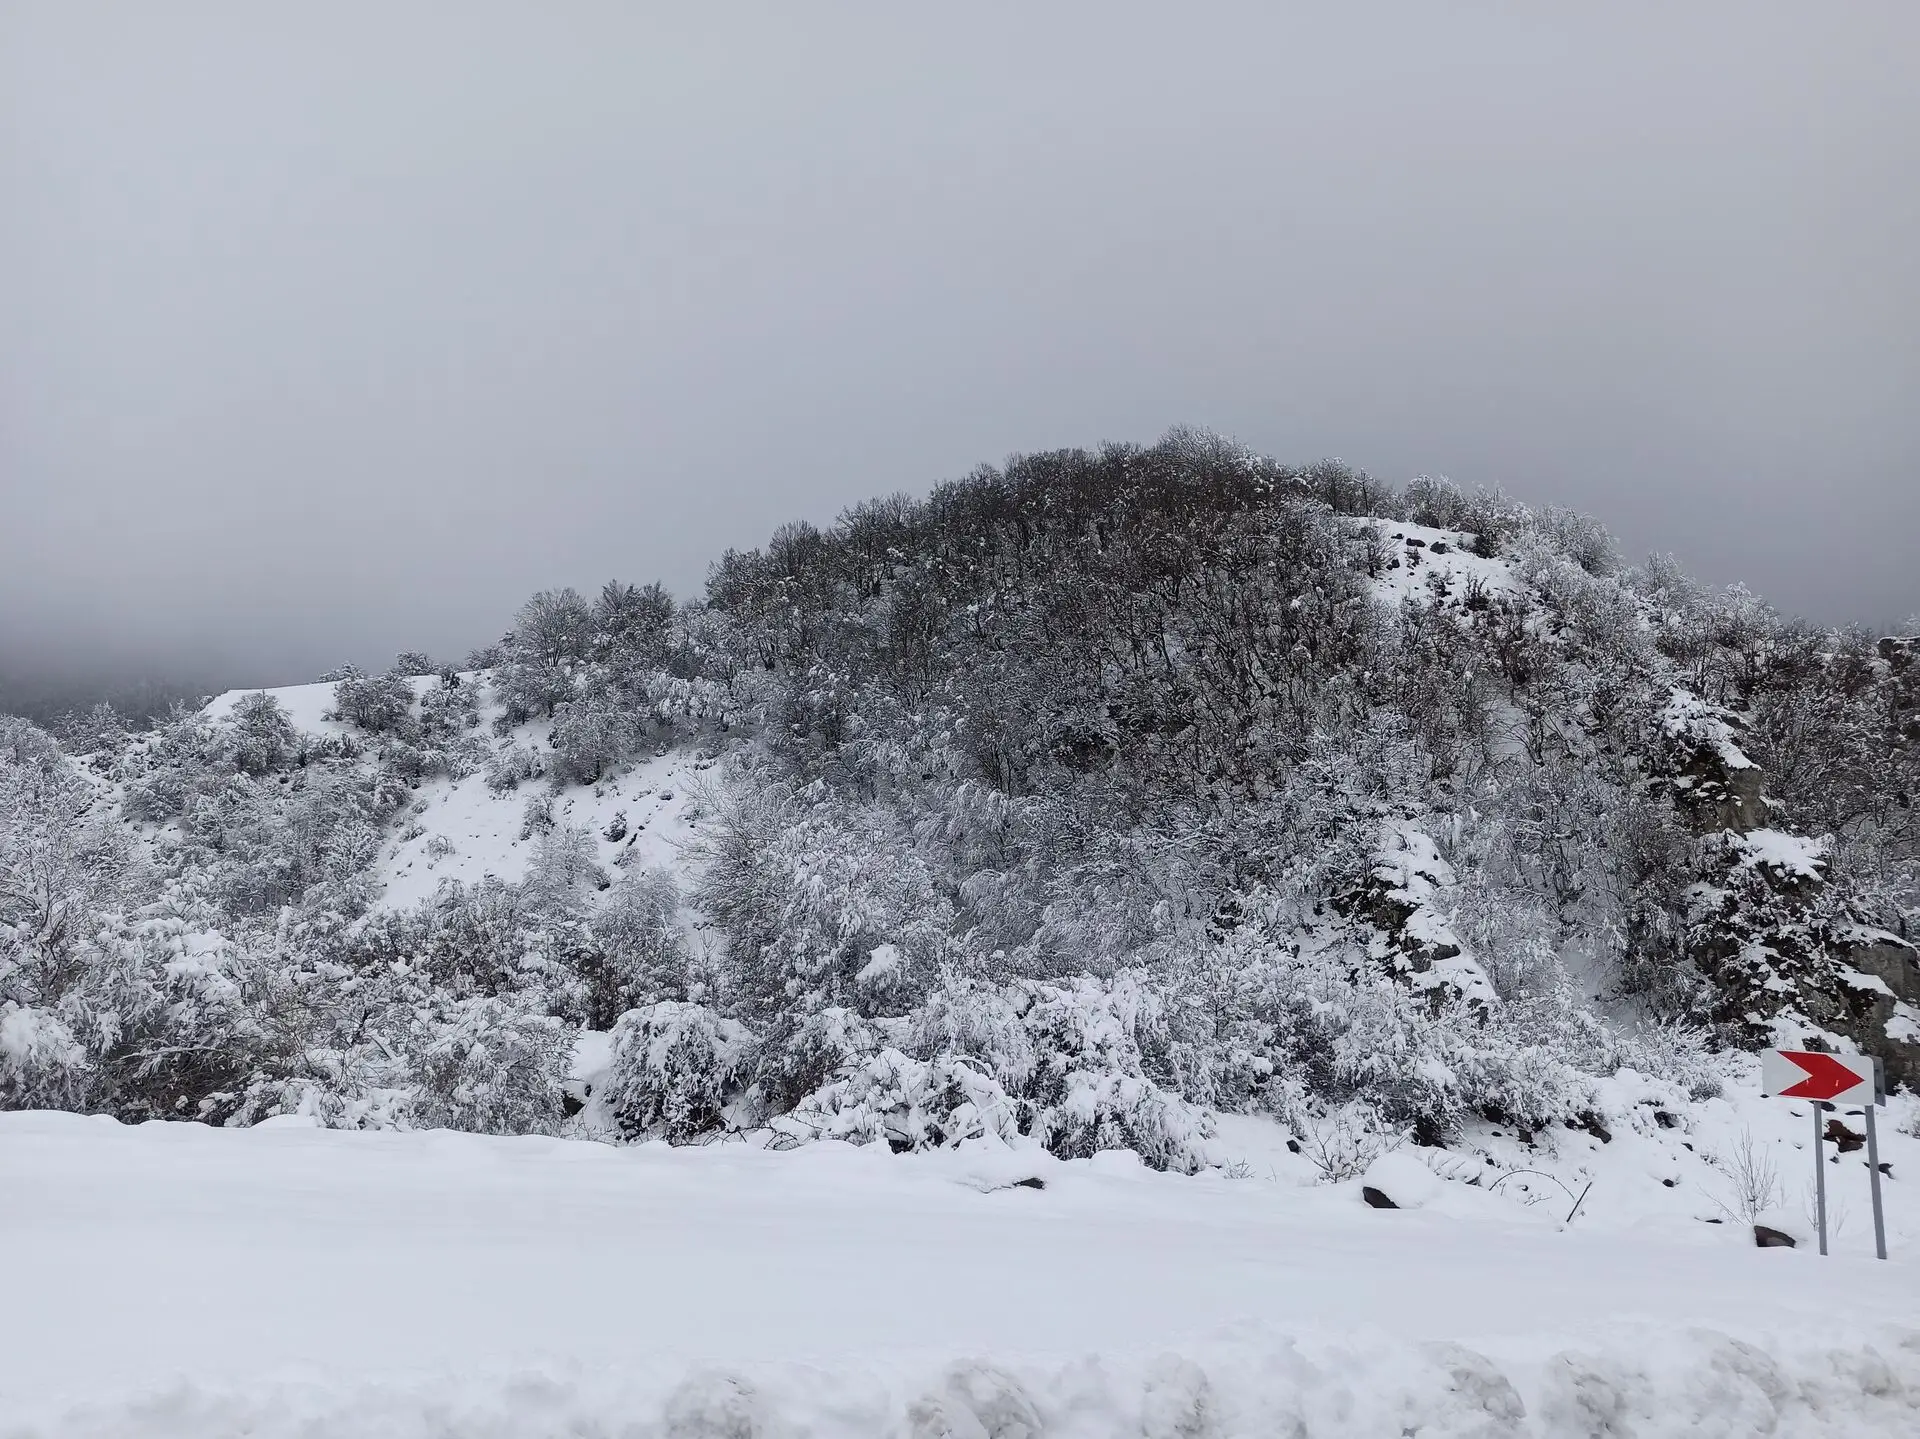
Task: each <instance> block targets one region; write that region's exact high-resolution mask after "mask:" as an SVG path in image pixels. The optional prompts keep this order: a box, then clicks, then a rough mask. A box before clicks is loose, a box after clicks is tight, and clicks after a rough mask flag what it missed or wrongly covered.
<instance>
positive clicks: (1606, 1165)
mask: <svg viewBox="0 0 1920 1439" xmlns="http://www.w3.org/2000/svg"><path fill="white" fill-rule="evenodd" d="M1754 1103H1755V1104H1757V1103H1759V1101H1754ZM1779 1107H1780V1109H1781V1110H1782V1111H1785V1110H1787V1109H1790V1108H1792V1106H1788V1105H1781V1106H1779ZM1722 1108H1725V1109H1726V1110H1727V1116H1726V1117H1727V1119H1728V1121H1729V1122H1731V1121H1732V1119H1734V1118H1736V1117H1738V1112H1737V1111H1736V1109H1735V1107H1734V1106H1731V1105H1724V1104H1723V1105H1722ZM1802 1116H1803V1118H1804V1110H1803V1111H1802ZM1790 1118H1791V1116H1789V1115H1786V1114H1784V1113H1783V1114H1782V1115H1781V1116H1780V1120H1781V1124H1780V1128H1781V1137H1779V1138H1776V1137H1775V1136H1774V1135H1773V1134H1772V1133H1770V1132H1765V1133H1762V1134H1760V1135H1759V1136H1758V1142H1759V1143H1761V1144H1763V1145H1764V1146H1767V1147H1769V1148H1772V1147H1774V1146H1776V1145H1777V1146H1780V1154H1779V1157H1780V1158H1781V1159H1782V1161H1784V1160H1785V1159H1786V1158H1788V1157H1790V1156H1791V1155H1792V1153H1793V1151H1792V1149H1791V1142H1790V1140H1787V1139H1786V1138H1785V1137H1784V1135H1785V1133H1786V1132H1787V1126H1788V1124H1789V1121H1790ZM1661 1132H1662V1133H1672V1134H1674V1135H1675V1138H1674V1142H1673V1144H1672V1145H1671V1146H1670V1147H1671V1148H1672V1149H1673V1150H1674V1152H1675V1153H1676V1154H1679V1155H1682V1156H1684V1155H1686V1154H1688V1153H1690V1152H1693V1151H1689V1150H1687V1149H1685V1148H1684V1147H1683V1146H1684V1145H1685V1144H1688V1143H1692V1144H1693V1145H1694V1147H1695V1151H1697V1150H1698V1149H1700V1148H1702V1147H1704V1146H1705V1145H1707V1144H1708V1143H1709V1142H1718V1141H1720V1140H1722V1139H1723V1138H1724V1136H1721V1135H1718V1134H1708V1133H1705V1132H1701V1131H1696V1132H1695V1133H1693V1134H1692V1135H1689V1136H1682V1135H1679V1133H1678V1131H1661ZM1276 1138H1277V1136H1276V1135H1275V1133H1274V1131H1272V1130H1271V1129H1270V1128H1268V1127H1266V1126H1264V1125H1263V1124H1261V1123H1260V1122H1258V1121H1253V1120H1241V1121H1237V1122H1234V1123H1230V1124H1229V1125H1228V1126H1227V1128H1226V1132H1225V1134H1224V1135H1223V1140H1222V1142H1223V1144H1224V1145H1226V1146H1227V1147H1228V1148H1229V1149H1232V1148H1235V1147H1238V1148H1239V1150H1240V1151H1241V1152H1242V1153H1243V1154H1244V1155H1245V1156H1246V1158H1247V1163H1246V1164H1245V1165H1244V1166H1243V1167H1242V1168H1241V1169H1240V1170H1238V1171H1237V1177H1236V1175H1235V1174H1230V1173H1227V1172H1221V1171H1216V1172H1213V1173H1210V1174H1208V1175H1205V1176H1203V1177H1200V1178H1197V1179H1188V1178H1180V1177H1175V1176H1170V1175H1162V1174H1155V1173H1152V1172H1149V1171H1146V1170H1143V1169H1142V1168H1141V1167H1140V1166H1139V1164H1138V1162H1137V1161H1135V1160H1133V1159H1132V1157H1131V1156H1129V1155H1124V1154H1113V1155H1103V1156H1099V1157H1097V1158H1096V1159H1093V1160H1090V1161H1077V1162H1071V1163H1063V1162H1060V1161H1057V1160H1054V1159H1051V1158H1049V1157H1048V1156H1046V1155H1045V1154H1043V1153H1039V1152H1023V1151H1009V1150H995V1151H981V1152H977V1153H964V1152H963V1153H952V1154H932V1155H922V1156H911V1157H895V1156H891V1155H887V1154H884V1153H879V1152H874V1151H872V1150H861V1149H854V1148H851V1147H848V1146H845V1145H840V1144H819V1145H812V1146H807V1147H804V1148H801V1149H797V1150H791V1151H788V1152H784V1153H779V1152H770V1151H767V1150H761V1149H754V1148H751V1147H748V1146H746V1145H740V1144H723V1145H715V1146H709V1147H706V1148H693V1149H670V1148H668V1147H666V1146H665V1145H660V1144H651V1145H643V1146H638V1147H631V1148H620V1147H614V1146H609V1145H600V1144H593V1143H587V1142H581V1141H565V1140H550V1139H493V1138H485V1137H479V1136H473V1135H459V1134H449V1133H384V1134H380V1133H371V1134H369V1133H343V1132H336V1131H325V1130H319V1129H314V1128H309V1127H305V1126H304V1125H303V1124H302V1123H300V1122H297V1121H274V1122H270V1123H268V1124H267V1125H264V1126H262V1127H260V1128H257V1129H253V1130H239V1131H231V1130H217V1129H208V1128H204V1127H201V1126H198V1125H192V1124H150V1125H144V1126H139V1127H125V1126H121V1125H119V1124H116V1123H115V1122H113V1121H111V1120H108V1119H101V1118H83V1117H78V1116H73V1115H65V1114H12V1115H5V1116H0V1227H3V1229H4V1233H5V1235H6V1237H7V1255H8V1262H7V1268H6V1304H5V1306H4V1310H3V1311H0V1313H3V1314H4V1317H3V1318H0V1435H9V1436H23V1435H44V1436H53V1435H90V1436H108V1435H113V1436H127V1439H147V1437H148V1436H159V1435H165V1436H179V1439H185V1436H194V1439H214V1436H224V1435H236V1436H237V1435H242V1434H246V1435H255V1436H268V1435H300V1436H303V1439H324V1436H334V1435H342V1436H344V1435H353V1436H369V1435H382V1436H387V1435H393V1436H398V1435H423V1436H424V1435H436V1436H451V1435H461V1436H466V1435H474V1436H480V1435H485V1436H507V1435H514V1436H534V1435H539V1436H546V1435H556V1436H557V1435H563V1434H565V1435H616V1434H618V1435H653V1434H661V1435H666V1434H679V1435H703V1436H720V1435H743V1436H744V1435H762V1434H764V1435H796V1436H797V1435H817V1436H822V1439H825V1436H840V1435H847V1436H852V1435H876V1436H878V1435H892V1434H913V1435H921V1436H932V1435H938V1434H946V1435H953V1436H973V1435H981V1434H990V1435H1006V1436H1012V1435H1020V1434H1033V1435H1038V1434H1048V1435H1062V1436H1083V1435H1084V1436H1096V1435H1121V1434H1146V1435H1167V1436H1171V1435H1204V1434H1218V1435H1248V1436H1253V1435H1276V1434H1277V1435H1285V1434H1311V1435H1315V1436H1319V1435H1349V1434H1350V1435H1401V1434H1411V1433H1417V1434H1420V1435H1423V1436H1424V1435H1442V1434H1462V1435H1464V1434H1486V1435H1493V1434H1582V1435H1600V1434H1634V1435H1667V1434H1673V1435H1679V1434H1721V1435H1729V1436H1731V1435H1746V1434H1762V1433H1774V1432H1779V1433H1784V1434H1835V1435H1839V1434H1846V1435H1911V1434H1914V1433H1920V1263H1916V1262H1915V1260H1914V1257H1913V1249H1914V1239H1915V1238H1920V1233H1917V1231H1920V1223H1917V1222H1916V1221H1920V1213H1917V1212H1916V1207H1915V1206H1914V1205H1912V1204H1910V1203H1908V1202H1907V1199H1906V1193H1905V1191H1906V1188H1907V1185H1906V1183H1905V1182H1904V1180H1896V1181H1895V1182H1893V1183H1892V1184H1890V1185H1889V1186H1888V1187H1889V1191H1890V1197H1891V1199H1892V1201H1893V1203H1894V1205H1895V1218H1896V1225H1895V1246H1896V1248H1895V1254H1896V1257H1895V1259H1894V1260H1893V1261H1891V1262H1888V1263H1884V1264H1883V1263H1878V1262H1876V1261H1875V1260H1874V1259H1872V1258H1871V1253H1870V1249H1869V1248H1868V1245H1869V1244H1870V1240H1869V1239H1868V1238H1867V1237H1866V1236H1867V1232H1868V1231H1867V1226H1866V1223H1865V1202H1864V1201H1865V1193H1864V1190H1865V1184H1864V1174H1860V1173H1855V1172H1854V1171H1855V1169H1856V1166H1857V1157H1856V1156H1849V1157H1848V1158H1849V1161H1850V1162H1847V1163H1844V1164H1842V1165H1836V1166H1835V1167H1834V1176H1835V1180H1834V1182H1835V1187H1836V1189H1837V1190H1840V1189H1847V1188H1849V1187H1854V1188H1859V1189H1860V1190H1861V1191H1862V1192H1861V1193H1860V1194H1859V1195H1858V1196H1851V1197H1852V1198H1853V1200H1854V1205H1853V1209H1852V1211H1851V1218H1850V1221H1849V1223H1848V1225H1847V1226H1846V1227H1845V1229H1844V1230H1843V1233H1842V1235H1841V1242H1840V1244H1839V1245H1838V1251H1839V1252H1837V1253H1836V1254H1835V1256H1834V1257H1831V1258H1827V1259H1821V1258H1819V1257H1818V1256H1816V1255H1814V1254H1812V1253H1811V1252H1809V1251H1808V1250H1806V1249H1804V1248H1802V1249H1797V1250H1786V1249H1768V1250H1761V1249H1756V1248H1754V1247H1753V1246H1752V1242H1751V1239H1750V1238H1747V1237H1746V1236H1745V1235H1744V1234H1742V1233H1741V1232H1739V1231H1738V1229H1736V1228H1735V1227H1733V1226H1729V1225H1719V1226H1714V1225H1708V1224H1704V1223H1701V1222H1699V1220H1698V1219H1693V1218H1689V1214H1688V1211H1689V1207H1690V1206H1691V1207H1694V1208H1702V1207H1706V1196H1704V1195H1703V1194H1701V1193H1699V1192H1698V1188H1699V1186H1698V1185H1697V1184H1695V1183H1693V1182H1692V1177H1691V1176H1689V1178H1688V1180H1687V1181H1686V1182H1685V1183H1683V1184H1681V1185H1676V1186H1675V1188H1673V1189H1668V1188H1667V1187H1666V1186H1664V1185H1662V1184H1659V1183H1658V1178H1670V1177H1673V1175H1672V1174H1671V1173H1669V1174H1665V1175H1661V1176H1658V1177H1656V1178H1655V1179H1654V1180H1653V1181H1652V1183H1651V1190H1652V1192H1656V1193H1661V1194H1677V1193H1684V1195H1685V1197H1684V1198H1683V1199H1676V1200H1675V1201H1674V1203H1673V1204H1671V1205H1670V1206H1669V1210H1670V1212H1669V1213H1668V1214H1667V1215H1666V1216H1665V1218H1666V1220H1667V1222H1654V1221H1655V1220H1656V1219H1657V1218H1659V1216H1657V1215H1655V1214H1654V1213H1653V1212H1652V1209H1651V1201H1645V1195H1644V1192H1643V1190H1644V1187H1636V1186H1634V1185H1633V1184H1630V1183H1629V1182H1628V1181H1629V1179H1630V1178H1631V1176H1632V1175H1634V1174H1635V1173H1636V1172H1638V1171H1642V1170H1645V1169H1647V1167H1648V1166H1649V1165H1650V1164H1655V1163H1656V1161H1658V1159H1659V1155H1660V1153H1661V1152H1662V1150H1663V1145H1662V1142H1661V1141H1660V1140H1659V1138H1658V1137H1657V1136H1654V1135H1649V1136H1642V1139H1643V1140H1644V1143H1637V1142H1635V1141H1633V1140H1632V1139H1631V1138H1630V1137H1629V1136H1627V1135H1624V1134H1623V1135H1621V1136H1619V1137H1617V1138H1615V1139H1614V1140H1613V1142H1612V1143H1610V1144H1607V1145H1599V1146H1597V1150H1596V1153H1597V1154H1601V1155H1605V1156H1607V1157H1606V1158H1604V1159H1595V1160H1594V1161H1593V1163H1592V1166H1591V1167H1592V1168H1593V1169H1594V1172H1595V1173H1596V1174H1597V1175H1598V1176H1599V1183H1598V1185H1597V1186H1596V1193H1595V1197H1594V1198H1593V1199H1592V1200H1590V1201H1589V1203H1590V1205H1591V1208H1590V1209H1589V1208H1585V1207H1583V1210H1582V1214H1581V1217H1580V1218H1579V1219H1577V1220H1576V1221H1575V1222H1574V1223H1573V1224H1572V1225H1570V1226H1569V1225H1565V1224H1563V1223H1561V1222H1560V1221H1561V1219H1562V1217H1563V1216H1562V1214H1561V1213H1560V1212H1559V1211H1558V1208H1557V1206H1555V1207H1554V1208H1552V1209H1549V1208H1548V1206H1547V1205H1545V1204H1540V1205H1536V1206H1533V1207H1529V1206H1527V1205H1526V1204H1524V1203H1521V1202H1518V1201H1517V1200H1515V1199H1510V1198H1507V1197H1504V1196H1503V1195H1502V1194H1489V1193H1487V1192H1486V1191H1485V1190H1484V1189H1481V1188H1477V1187H1472V1186H1468V1185H1466V1184H1464V1183H1459V1182H1447V1181H1440V1182H1439V1183H1438V1184H1437V1186H1436V1187H1435V1190H1434V1192H1433V1193H1432V1194H1431V1195H1430V1196H1429V1197H1428V1198H1427V1200H1426V1202H1425V1203H1424V1205H1423V1207H1421V1208H1418V1209H1405V1210H1397V1211H1393V1210H1380V1209H1375V1208H1371V1207H1368V1206H1367V1205H1366V1204H1365V1203H1363V1201H1362V1199H1361V1197H1360V1194H1359V1184H1358V1182H1356V1181H1349V1182H1347V1183H1344V1184H1339V1185H1317V1186H1316V1185H1306V1184H1303V1183H1301V1182H1299V1181H1300V1180H1302V1179H1303V1178H1304V1177H1305V1175H1304V1173H1303V1172H1300V1171H1299V1170H1291V1171H1289V1170H1283V1168H1282V1167H1281V1166H1280V1165H1279V1164H1278V1163H1270V1162H1269V1161H1270V1160H1275V1159H1277V1158H1278V1157H1279V1156H1286V1157H1287V1158H1289V1159H1290V1158H1292V1156H1290V1155H1286V1151H1285V1150H1284V1148H1283V1147H1281V1146H1280V1145H1279V1144H1278V1143H1276V1142H1275V1140H1276ZM1582 1138H1587V1136H1584V1135H1582ZM1888 1153H1889V1154H1890V1155H1891V1156H1892V1163H1893V1166H1894V1168H1895V1172H1896V1174H1900V1173H1901V1172H1902V1171H1903V1170H1904V1171H1905V1172H1906V1174H1908V1175H1910V1174H1912V1173H1914V1172H1916V1170H1920V1142H1916V1141H1914V1140H1912V1139H1910V1138H1908V1137H1906V1136H1904V1135H1890V1136H1889V1148H1888ZM1403 1157H1405V1156H1404V1152H1403V1153H1402V1155H1396V1156H1395V1158H1396V1159H1399V1158H1403ZM1409 1162H1411V1161H1409ZM1803 1162H1804V1161H1803ZM1025 1179H1039V1180H1041V1181H1042V1182H1043V1183H1044V1185H1045V1187H1044V1188H1043V1189H1035V1188H1032V1187H1029V1186H1026V1185H1021V1184H1018V1183H1016V1181H1019V1180H1025ZM1418 1187H1419V1186H1415V1188H1418ZM1612 1190H1617V1191H1619V1193H1620V1194H1635V1193H1639V1194H1641V1195H1642V1200H1641V1201H1633V1202H1628V1201H1625V1200H1621V1199H1618V1198H1617V1197H1616V1202H1615V1204H1614V1205H1613V1207H1612V1208H1609V1205H1608V1203H1607V1195H1608V1192H1609V1191H1612ZM1643 1201H1645V1202H1643ZM729 1415H734V1416H735V1418H738V1417H739V1416H741V1415H748V1416H757V1417H755V1418H753V1419H752V1421H751V1422H748V1421H747V1420H745V1419H741V1420H740V1421H739V1422H734V1420H731V1419H729V1418H728V1416H729ZM996 1415H997V1416H998V1417H997V1418H996V1417H995V1416H996ZM702 1416H704V1417H702ZM916 1416H917V1417H916ZM1022 1416H1025V1417H1022ZM1021 1423H1026V1424H1027V1426H1028V1427H1026V1428H1022V1427H1020V1425H1021ZM730 1426H731V1427H730Z"/></svg>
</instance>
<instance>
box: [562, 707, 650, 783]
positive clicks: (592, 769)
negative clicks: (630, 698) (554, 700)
mask: <svg viewBox="0 0 1920 1439" xmlns="http://www.w3.org/2000/svg"><path fill="white" fill-rule="evenodd" d="M632 744H633V725H632V723H631V721H630V720H629V718H628V717H627V716H626V715H624V714H622V713H621V712H620V711H619V710H617V709H615V708H614V707H613V706H612V705H610V704H608V703H606V702H605V701H604V700H599V699H591V698H588V699H577V700H570V701H568V702H567V703H565V704H563V705H561V706H560V708H559V709H558V711H556V713H555V716H554V722H553V770H554V774H555V775H556V776H557V777H558V778H559V779H560V780H565V781H571V782H573V783H576V784H592V783H593V782H594V781H595V780H597V779H599V778H600V776H601V775H603V774H605V773H606V772H607V771H608V770H610V769H612V768H613V767H614V766H615V765H617V764H619V762H620V761H621V760H622V759H624V758H625V757H626V755H627V751H628V750H629V749H630V748H631V747H632Z"/></svg>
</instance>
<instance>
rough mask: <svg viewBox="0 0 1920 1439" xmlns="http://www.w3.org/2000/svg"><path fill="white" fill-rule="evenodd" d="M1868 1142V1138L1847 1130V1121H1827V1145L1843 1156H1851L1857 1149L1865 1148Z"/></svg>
mask: <svg viewBox="0 0 1920 1439" xmlns="http://www.w3.org/2000/svg"><path fill="white" fill-rule="evenodd" d="M1866 1142H1867V1136H1866V1135H1864V1134H1857V1133H1855V1132H1854V1131H1853V1130H1851V1129H1849V1128H1847V1124H1846V1121H1845V1120H1843V1119H1829V1120H1828V1121H1827V1143H1829V1144H1831V1145H1832V1146H1833V1147H1834V1148H1835V1149H1838V1150H1839V1151H1840V1152H1841V1153H1842V1154H1851V1153H1853V1151H1854V1150H1856V1149H1861V1148H1864V1147H1865V1146H1866Z"/></svg>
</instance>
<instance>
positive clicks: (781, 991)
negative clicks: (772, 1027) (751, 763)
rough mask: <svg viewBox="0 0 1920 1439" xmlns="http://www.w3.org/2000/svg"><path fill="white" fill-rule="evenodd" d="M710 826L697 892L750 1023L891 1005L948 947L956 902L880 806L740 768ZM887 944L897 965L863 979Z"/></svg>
mask: <svg viewBox="0 0 1920 1439" xmlns="http://www.w3.org/2000/svg"><path fill="white" fill-rule="evenodd" d="M713 829H714V832H715V837H714V838H713V839H712V840H711V841H710V842H709V843H708V845H707V847H706V854H707V859H708V863H707V866H706V869H705V871H704V873H703V875H702V877H701V881H700V888H699V893H698V895H697V898H698V899H699V901H700V902H701V903H702V905H703V906H704V907H705V908H706V910H707V912H708V913H709V914H711V915H713V917H714V918H715V919H716V920H718V921H719V922H720V924H721V926H722V927H723V929H724V930H725V931H726V935H727V959H728V965H729V969H730V975H729V978H730V980H731V983H732V986H733V991H734V993H735V994H736V995H737V996H738V998H739V1001H740V1002H741V1003H742V1004H743V1006H745V1007H746V1009H747V1010H748V1012H749V1013H750V1014H752V1015H753V1016H754V1017H755V1018H756V1021H757V1020H758V1018H759V1017H761V1016H771V1015H772V1014H775V1013H777V1012H779V1011H780V1010H783V1009H788V1008H798V1009H800V1010H802V1011H808V1010H812V1009H817V1008H826V1007H829V1006H832V1005H844V1006H848V1007H851V1008H863V1007H864V1005H865V1004H866V1003H867V1002H869V1001H870V1000H871V1001H875V1002H881V1003H885V1004H886V1005H887V1006H888V1007H890V1008H897V1007H898V1006H899V1005H900V1004H901V1003H902V1001H903V999H905V998H906V997H908V996H910V994H911V991H912V989H913V988H914V987H915V982H916V981H919V982H924V978H923V977H930V976H931V974H932V973H933V972H934V970H935V969H936V967H937V964H938V961H939V959H940V957H941V956H943V955H944V954H945V953H946V952H947V951H948V948H949V946H950V943H951V928H952V924H953V905H952V902H951V901H950V900H949V899H948V898H947V897H946V896H945V895H944V894H942V893H941V891H940V887H939V885H938V883H937V881H936V878H935V876H934V874H933V872H932V870H931V868H930V867H929V865H928V864H927V863H926V861H925V860H924V859H923V858H922V857H921V856H920V855H919V854H918V853H917V852H916V850H915V849H914V848H913V846H912V844H911V842H910V840H909V837H908V836H906V835H905V834H903V833H901V831H900V827H899V824H898V821H897V820H896V819H895V818H894V817H893V816H891V815H890V814H888V813H887V812H885V811H883V810H878V809H867V808H856V807H851V806H843V805H841V804H840V803H839V802H838V801H837V800H835V799H833V798H832V797H831V796H830V795H829V794H828V792H827V791H826V789H825V788H824V787H823V786H820V785H809V786H805V787H802V788H799V789H795V788H792V787H790V786H788V785H786V784H785V783H783V782H781V781H778V780H771V779H769V778H768V777H766V776H762V775H755V774H751V773H744V772H743V773H737V774H735V775H733V776H731V777H730V782H729V783H728V785H727V787H726V789H725V791H724V793H723V806H722V809H721V812H720V814H719V815H718V816H717V823H716V824H715V825H714V826H713ZM882 945H889V946H891V947H892V948H893V950H894V952H895V953H896V955H897V956H899V962H900V967H899V970H898V972H897V973H896V974H895V975H894V976H891V979H892V981H893V982H891V983H889V984H888V985H886V986H884V987H876V986H873V985H872V984H871V983H869V984H868V985H867V986H865V987H863V985H862V983H861V980H860V975H861V974H862V973H863V972H865V971H868V968H869V966H870V965H871V964H872V962H873V956H874V953H875V951H876V950H877V949H879V948H880V947H881V946H882ZM873 977H875V976H873V975H872V974H869V980H870V981H871V979H872V978H873Z"/></svg>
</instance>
